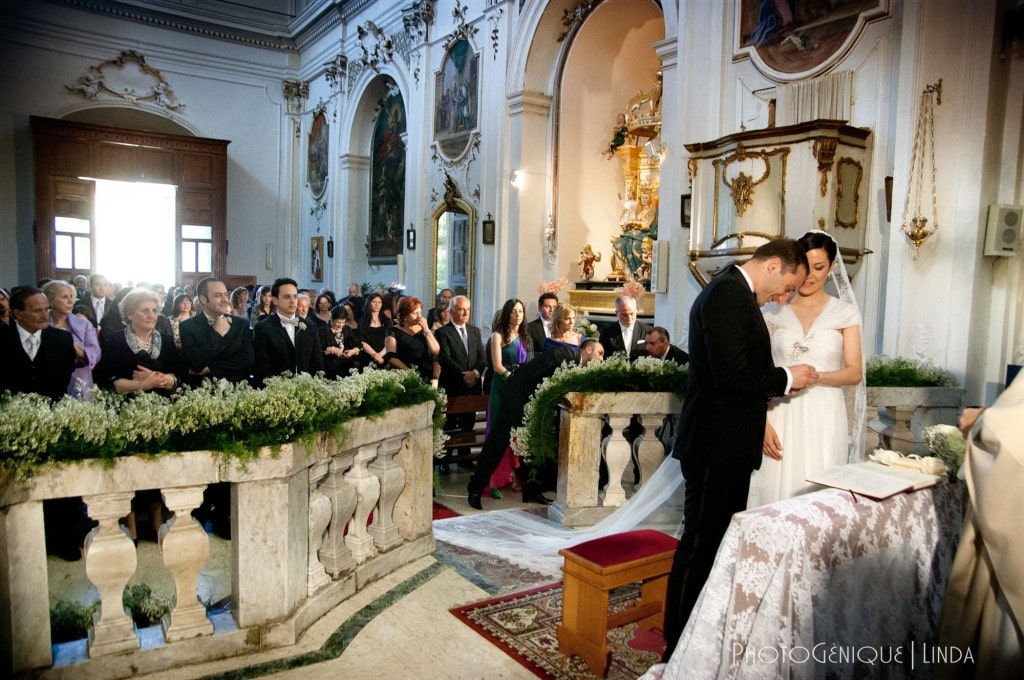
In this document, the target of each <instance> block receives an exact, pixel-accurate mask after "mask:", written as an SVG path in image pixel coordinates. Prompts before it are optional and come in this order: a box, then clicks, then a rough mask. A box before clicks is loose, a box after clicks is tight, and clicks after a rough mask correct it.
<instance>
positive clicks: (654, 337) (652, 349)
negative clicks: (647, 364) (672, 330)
mask: <svg viewBox="0 0 1024 680" xmlns="http://www.w3.org/2000/svg"><path fill="white" fill-rule="evenodd" d="M644 345H645V347H646V348H647V356H650V357H654V358H655V359H663V360H665V361H674V362H676V363H677V364H679V365H680V366H685V365H686V362H688V361H689V360H690V355H689V354H687V353H686V352H684V351H683V350H681V349H679V348H678V347H676V346H675V345H673V344H672V343H671V342H670V341H669V335H668V330H667V329H666V328H664V327H662V326H655V327H654V328H652V329H651V330H649V331H647V339H646V341H645V343H644Z"/></svg>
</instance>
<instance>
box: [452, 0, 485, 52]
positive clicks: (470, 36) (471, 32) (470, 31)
mask: <svg viewBox="0 0 1024 680" xmlns="http://www.w3.org/2000/svg"><path fill="white" fill-rule="evenodd" d="M468 12H469V6H468V5H463V4H462V3H461V2H459V0H455V8H454V9H452V19H454V20H455V30H454V31H452V32H451V33H450V34H449V35H448V37H447V38H445V39H444V49H445V51H446V52H447V51H448V49H449V48H450V47H451V46H452V45H454V44H455V43H457V42H458V41H460V40H468V41H470V43H471V44H476V39H475V38H476V34H477V33H479V32H480V29H478V28H477V27H476V26H473V25H472V24H468V23H466V14H467V13H468Z"/></svg>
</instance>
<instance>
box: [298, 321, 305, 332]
mask: <svg viewBox="0 0 1024 680" xmlns="http://www.w3.org/2000/svg"><path fill="white" fill-rule="evenodd" d="M299 330H300V331H304V330H306V322H305V321H300V322H299Z"/></svg>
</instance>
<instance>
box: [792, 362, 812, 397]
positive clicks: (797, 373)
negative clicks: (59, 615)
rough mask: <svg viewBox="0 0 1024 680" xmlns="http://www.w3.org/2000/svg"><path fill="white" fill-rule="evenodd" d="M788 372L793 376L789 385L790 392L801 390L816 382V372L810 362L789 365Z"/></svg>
mask: <svg viewBox="0 0 1024 680" xmlns="http://www.w3.org/2000/svg"><path fill="white" fill-rule="evenodd" d="M789 373H790V375H792V376H793V384H792V385H790V392H796V391H797V390H802V389H805V388H807V387H810V386H811V385H813V384H815V383H816V382H818V372H817V371H815V370H814V366H811V365H810V364H797V365H796V366H790V367H789Z"/></svg>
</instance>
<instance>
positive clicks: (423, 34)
mask: <svg viewBox="0 0 1024 680" xmlns="http://www.w3.org/2000/svg"><path fill="white" fill-rule="evenodd" d="M435 4H436V0H416V1H415V2H413V3H412V4H411V5H409V6H408V7H403V8H402V26H403V27H404V28H405V32H406V33H408V34H409V35H410V36H416V39H417V40H419V41H420V42H424V41H425V40H426V39H427V37H428V35H429V30H430V25H431V24H433V23H434V5H435Z"/></svg>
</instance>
